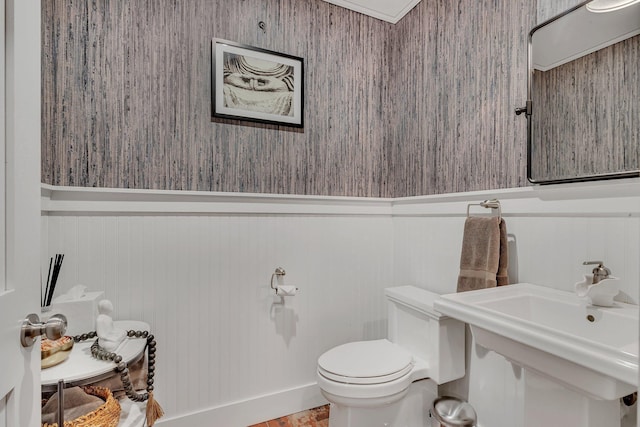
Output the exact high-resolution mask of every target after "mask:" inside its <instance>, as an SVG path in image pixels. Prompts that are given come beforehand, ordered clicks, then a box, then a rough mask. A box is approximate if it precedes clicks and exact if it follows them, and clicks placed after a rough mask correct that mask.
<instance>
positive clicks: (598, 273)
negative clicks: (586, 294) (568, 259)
mask: <svg viewBox="0 0 640 427" xmlns="http://www.w3.org/2000/svg"><path fill="white" fill-rule="evenodd" d="M595 264H598V266H597V267H595V268H594V269H593V271H592V273H593V282H592V284H594V285H595V284H596V283H599V282H600V281H602V280H604V279H608V278H609V276H610V275H611V270H609V269H608V268H607V267H605V266H604V263H603V262H602V261H585V262H583V263H582V265H595Z"/></svg>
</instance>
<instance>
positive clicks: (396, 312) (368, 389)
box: [317, 286, 465, 427]
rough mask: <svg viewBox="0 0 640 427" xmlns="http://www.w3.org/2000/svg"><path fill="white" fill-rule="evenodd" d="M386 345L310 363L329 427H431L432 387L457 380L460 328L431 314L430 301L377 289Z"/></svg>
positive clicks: (354, 347)
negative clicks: (314, 366) (325, 405)
mask: <svg viewBox="0 0 640 427" xmlns="http://www.w3.org/2000/svg"><path fill="white" fill-rule="evenodd" d="M385 296H386V298H387V311H388V317H389V319H388V327H387V339H380V340H372V341H358V342H351V343H347V344H343V345H340V346H338V347H334V348H332V349H331V350H329V351H327V352H326V353H324V354H322V355H321V356H320V357H319V358H318V371H317V380H318V386H319V387H320V391H321V392H322V395H323V396H324V397H325V398H326V399H327V400H328V401H329V402H330V403H331V409H330V411H329V427H363V426H367V427H378V426H379V427H435V426H438V424H437V422H436V421H435V419H434V418H432V417H431V413H430V412H429V409H430V408H431V405H432V404H433V401H434V400H435V399H436V398H437V397H438V385H440V384H444V383H446V382H449V381H453V380H456V379H459V378H462V377H463V376H464V374H465V367H464V348H465V346H464V339H465V338H464V323H461V322H459V321H457V320H455V319H451V318H448V317H446V316H444V315H442V314H440V313H438V312H437V311H435V310H434V309H433V302H434V300H435V299H436V298H438V295H437V294H434V293H433V292H429V291H427V290H424V289H420V288H416V287H414V286H401V287H395V288H387V289H385Z"/></svg>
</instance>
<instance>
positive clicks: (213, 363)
mask: <svg viewBox="0 0 640 427" xmlns="http://www.w3.org/2000/svg"><path fill="white" fill-rule="evenodd" d="M47 224H48V230H49V239H48V244H49V246H48V248H47V250H48V251H49V252H51V253H56V252H63V253H65V254H66V257H65V265H64V267H65V270H63V272H65V273H66V274H65V275H64V276H63V277H61V280H60V292H64V291H65V290H67V289H68V288H70V287H71V286H73V285H75V284H77V283H83V284H85V285H87V286H88V288H89V289H92V290H103V291H104V292H105V295H106V297H107V298H109V299H111V300H112V301H113V303H114V307H115V312H114V317H115V318H117V319H136V320H143V321H147V322H149V323H150V324H151V325H152V328H153V332H154V334H155V335H156V337H157V339H158V347H159V350H158V363H157V375H156V386H157V388H156V390H157V396H158V399H159V401H160V402H161V403H162V405H163V407H164V408H165V410H166V412H167V414H168V416H170V417H173V416H178V415H180V414H185V413H188V412H193V411H197V410H203V409H208V408H211V407H214V406H219V405H224V404H227V403H230V402H233V401H238V400H244V399H250V398H254V397H256V396H260V395H264V394H268V393H273V392H279V391H282V390H286V389H290V388H293V387H298V386H302V385H306V384H309V383H312V382H314V381H315V370H316V368H315V366H316V365H315V364H316V360H317V358H318V356H319V355H320V354H321V353H322V352H324V351H326V350H327V349H329V348H331V347H333V346H335V345H338V344H341V343H344V342H347V341H352V340H362V339H372V338H380V337H383V336H384V335H385V334H386V326H385V322H384V319H385V317H386V314H385V308H386V307H385V305H384V297H383V288H385V287H387V286H390V285H393V284H394V281H393V276H392V274H391V271H390V269H389V268H388V266H389V265H390V260H391V256H392V248H391V245H390V242H391V231H392V228H391V218H388V217H387V218H384V217H350V216H346V217H324V216H318V217H313V216H310V217H296V216H283V217H272V216H201V215H194V216H191V215H185V216H177V217H176V216H168V215H167V216H146V215H144V216H117V217H113V216H102V215H87V216H49V217H47ZM61 236H68V237H71V236H72V238H68V239H63V238H60V237H61ZM278 266H282V267H284V268H285V270H286V271H287V275H286V276H285V282H286V283H288V284H294V285H297V286H299V288H300V293H299V294H298V295H297V296H295V297H293V298H290V299H287V300H286V303H285V305H284V306H282V305H278V304H277V302H278V298H275V297H273V292H272V291H271V290H270V288H269V279H270V277H271V273H272V272H273V271H274V269H275V268H276V267H278Z"/></svg>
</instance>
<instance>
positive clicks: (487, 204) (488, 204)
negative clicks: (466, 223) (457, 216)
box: [467, 199, 502, 219]
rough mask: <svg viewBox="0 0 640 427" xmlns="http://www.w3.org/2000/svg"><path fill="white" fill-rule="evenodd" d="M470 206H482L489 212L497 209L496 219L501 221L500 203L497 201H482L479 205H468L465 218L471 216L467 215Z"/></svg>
mask: <svg viewBox="0 0 640 427" xmlns="http://www.w3.org/2000/svg"><path fill="white" fill-rule="evenodd" d="M471 206H482V207H483V208H487V209H491V210H493V209H497V210H498V218H500V219H502V208H501V206H500V201H499V200H498V199H490V200H484V201H482V202H480V203H469V204H468V205H467V218H469V217H470V216H471V214H470V213H469V209H470V208H471Z"/></svg>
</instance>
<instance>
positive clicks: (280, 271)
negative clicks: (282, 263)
mask: <svg viewBox="0 0 640 427" xmlns="http://www.w3.org/2000/svg"><path fill="white" fill-rule="evenodd" d="M285 274H287V272H286V271H284V268H282V267H278V268H276V271H274V272H273V274H272V275H271V289H273V290H274V291H277V290H278V287H277V286H273V279H275V278H276V277H281V276H284V275H285Z"/></svg>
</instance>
